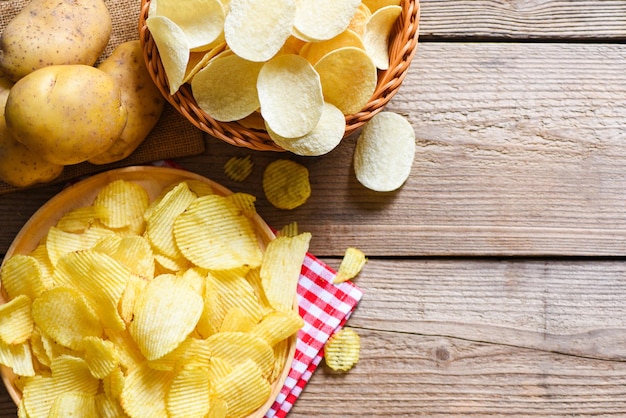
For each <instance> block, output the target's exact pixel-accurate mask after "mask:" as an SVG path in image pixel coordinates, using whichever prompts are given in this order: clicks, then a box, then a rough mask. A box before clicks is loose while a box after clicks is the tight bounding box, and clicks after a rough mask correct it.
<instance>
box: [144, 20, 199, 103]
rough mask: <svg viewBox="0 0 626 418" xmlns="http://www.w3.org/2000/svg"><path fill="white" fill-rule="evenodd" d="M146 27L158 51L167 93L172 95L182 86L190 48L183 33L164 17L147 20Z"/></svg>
mask: <svg viewBox="0 0 626 418" xmlns="http://www.w3.org/2000/svg"><path fill="white" fill-rule="evenodd" d="M146 26H147V27H148V30H150V34H151V35H152V38H153V39H154V43H155V44H156V46H157V49H158V50H159V55H160V57H161V62H162V63H163V69H164V71H165V74H166V76H167V81H168V84H169V92H170V94H174V93H176V92H177V91H178V89H179V88H180V86H181V85H182V84H183V80H184V78H185V71H186V69H187V63H188V62H189V50H190V48H189V43H188V41H187V37H186V36H185V32H183V30H182V29H181V28H180V27H179V26H178V25H177V24H176V23H174V22H173V21H172V20H171V19H168V18H167V17H165V16H151V17H149V18H147V19H146Z"/></svg>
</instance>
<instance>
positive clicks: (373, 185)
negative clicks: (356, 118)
mask: <svg viewBox="0 0 626 418" xmlns="http://www.w3.org/2000/svg"><path fill="white" fill-rule="evenodd" d="M414 158H415V131H413V127H412V126H411V124H410V123H409V122H408V121H407V120H406V119H405V118H404V117H402V116H400V115H398V114H396V113H393V112H380V113H378V114H376V115H374V117H372V119H371V120H370V121H369V122H368V123H367V125H365V127H364V128H363V130H361V133H360V134H359V137H358V138H357V143H356V148H355V150H354V157H353V159H354V172H355V174H356V178H357V179H358V180H359V182H360V183H361V184H362V185H363V186H365V187H367V188H368V189H371V190H374V191H378V192H390V191H393V190H396V189H398V188H399V187H400V186H402V184H404V182H405V181H406V180H407V179H408V177H409V175H410V174H411V168H412V166H413V159H414Z"/></svg>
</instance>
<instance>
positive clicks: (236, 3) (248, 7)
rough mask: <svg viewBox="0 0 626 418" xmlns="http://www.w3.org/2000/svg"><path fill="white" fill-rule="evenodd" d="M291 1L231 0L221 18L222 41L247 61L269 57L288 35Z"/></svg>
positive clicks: (293, 9)
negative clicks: (222, 18) (223, 38)
mask: <svg viewBox="0 0 626 418" xmlns="http://www.w3.org/2000/svg"><path fill="white" fill-rule="evenodd" d="M295 14H296V1H295V0H267V1H262V2H261V1H254V0H232V1H231V2H230V10H229V12H228V15H227V16H226V20H225V21H224V35H225V37H226V43H228V46H229V47H230V48H231V49H232V50H233V52H234V53H235V54H237V55H239V56H240V57H242V58H245V59H247V60H249V61H256V62H262V61H267V60H269V59H270V58H272V57H273V56H274V55H276V53H277V52H278V51H279V50H280V48H281V47H282V46H283V44H284V43H285V41H286V40H287V38H289V36H290V35H291V28H292V26H293V22H294V18H295Z"/></svg>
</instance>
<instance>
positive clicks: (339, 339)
mask: <svg viewBox="0 0 626 418" xmlns="http://www.w3.org/2000/svg"><path fill="white" fill-rule="evenodd" d="M360 351H361V338H360V337H359V334H357V333H356V332H355V331H354V330H353V329H351V328H342V329H341V330H340V331H337V332H336V333H334V334H333V335H332V336H331V337H330V338H329V339H328V341H327V342H326V345H325V346H324V360H325V361H326V364H327V365H328V367H330V368H331V369H333V370H337V371H348V370H350V369H351V368H352V367H353V366H354V365H355V364H356V363H357V362H358V361H359V352H360Z"/></svg>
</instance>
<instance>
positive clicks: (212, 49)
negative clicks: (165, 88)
mask: <svg viewBox="0 0 626 418" xmlns="http://www.w3.org/2000/svg"><path fill="white" fill-rule="evenodd" d="M225 48H226V42H225V41H224V40H223V36H220V39H219V40H217V41H216V44H215V45H211V46H208V47H207V49H206V51H195V52H194V51H192V52H190V53H189V60H188V61H187V68H186V69H185V77H184V78H183V83H189V82H190V81H191V80H193V78H194V77H195V76H196V74H198V71H200V70H201V69H203V68H204V67H205V66H206V65H207V64H208V63H209V62H211V60H213V59H214V58H215V57H217V56H218V55H221V54H222V52H225ZM224 56H225V55H224Z"/></svg>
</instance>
